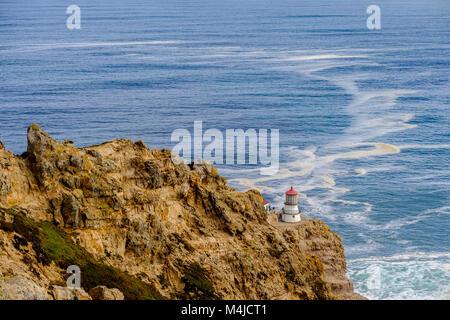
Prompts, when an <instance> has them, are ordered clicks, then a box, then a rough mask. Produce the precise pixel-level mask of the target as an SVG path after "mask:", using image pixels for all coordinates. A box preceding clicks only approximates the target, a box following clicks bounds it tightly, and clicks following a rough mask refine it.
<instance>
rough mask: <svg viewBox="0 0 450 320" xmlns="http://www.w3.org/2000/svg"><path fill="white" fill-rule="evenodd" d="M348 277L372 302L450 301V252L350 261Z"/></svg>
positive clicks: (418, 253)
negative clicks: (392, 300)
mask: <svg viewBox="0 0 450 320" xmlns="http://www.w3.org/2000/svg"><path fill="white" fill-rule="evenodd" d="M347 267H348V276H349V278H350V279H351V280H353V282H354V284H355V290H356V291H357V292H359V293H361V294H362V295H364V296H366V297H368V298H369V299H386V300H389V299H409V300H414V299H446V298H448V297H449V293H450V291H449V289H450V287H449V283H450V253H448V252H436V253H425V252H413V253H409V254H402V255H393V256H385V257H371V258H361V259H349V260H348V261H347Z"/></svg>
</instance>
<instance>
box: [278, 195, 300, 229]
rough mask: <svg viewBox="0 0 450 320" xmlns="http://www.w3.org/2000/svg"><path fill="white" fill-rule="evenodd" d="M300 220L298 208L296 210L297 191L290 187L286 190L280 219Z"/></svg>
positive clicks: (285, 220) (288, 220)
mask: <svg viewBox="0 0 450 320" xmlns="http://www.w3.org/2000/svg"><path fill="white" fill-rule="evenodd" d="M300 220H301V217H300V210H298V192H297V191H295V190H294V188H293V187H291V190H288V191H286V201H285V202H284V208H283V211H282V212H281V221H284V222H299V221H300Z"/></svg>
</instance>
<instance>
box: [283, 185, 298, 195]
mask: <svg viewBox="0 0 450 320" xmlns="http://www.w3.org/2000/svg"><path fill="white" fill-rule="evenodd" d="M286 194H288V195H293V196H295V195H297V194H298V192H297V191H295V190H294V187H292V186H291V190H289V191H286Z"/></svg>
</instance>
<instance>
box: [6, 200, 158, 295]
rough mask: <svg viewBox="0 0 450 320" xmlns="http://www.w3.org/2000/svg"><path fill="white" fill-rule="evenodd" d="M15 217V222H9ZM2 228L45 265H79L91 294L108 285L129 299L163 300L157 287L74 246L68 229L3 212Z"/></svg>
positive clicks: (19, 214) (83, 285)
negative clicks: (30, 246) (53, 263)
mask: <svg viewBox="0 0 450 320" xmlns="http://www.w3.org/2000/svg"><path fill="white" fill-rule="evenodd" d="M8 216H9V217H8ZM11 218H12V221H11V222H8V221H10V220H11ZM0 229H2V230H5V231H7V232H15V233H17V234H18V235H19V236H21V237H22V239H21V242H26V243H31V245H32V247H33V249H34V251H35V252H36V255H37V259H38V261H39V262H41V263H43V264H45V265H48V264H50V263H51V262H52V261H53V262H55V264H56V265H57V266H59V267H61V268H63V269H66V268H67V267H68V266H70V265H77V266H79V267H80V269H81V272H82V278H81V279H82V283H81V285H82V287H83V288H84V289H85V290H87V291H89V290H90V289H91V288H94V287H96V286H100V285H104V286H107V287H109V288H118V289H119V290H120V291H122V293H123V294H124V296H125V299H132V300H135V299H139V300H142V299H152V300H154V299H163V296H162V295H161V294H160V293H159V292H158V290H157V289H156V288H155V287H154V286H153V285H150V284H147V283H145V282H143V281H140V280H138V279H136V278H135V277H133V276H131V275H129V274H127V273H125V272H123V271H121V270H119V269H117V268H114V267H111V266H107V265H105V264H103V263H101V262H98V261H97V260H96V259H95V258H94V257H93V256H92V255H91V254H90V253H89V252H87V251H86V249H84V248H82V247H81V246H79V245H77V244H76V243H74V242H73V240H72V239H71V238H70V236H69V235H68V234H67V233H66V232H64V230H62V229H61V228H59V227H57V226H55V225H53V224H52V223H50V222H47V221H39V222H37V221H35V220H33V219H31V218H29V217H27V216H26V215H25V214H24V213H22V212H17V211H16V210H13V209H8V210H5V209H0Z"/></svg>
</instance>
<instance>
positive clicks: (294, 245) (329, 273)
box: [0, 125, 358, 299]
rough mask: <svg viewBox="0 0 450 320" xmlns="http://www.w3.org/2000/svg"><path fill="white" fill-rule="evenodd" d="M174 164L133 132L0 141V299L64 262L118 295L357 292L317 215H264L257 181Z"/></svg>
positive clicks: (35, 289) (35, 129) (40, 292)
mask: <svg viewBox="0 0 450 320" xmlns="http://www.w3.org/2000/svg"><path fill="white" fill-rule="evenodd" d="M176 162H177V161H175V162H174V161H173V160H172V156H171V153H170V151H169V150H150V149H148V148H147V147H146V146H145V145H144V143H143V142H142V141H138V142H136V143H133V142H132V141H130V140H123V139H122V140H115V141H110V142H106V143H103V144H101V145H98V146H92V147H86V148H76V147H75V146H73V144H72V143H71V142H70V141H65V142H63V143H60V142H57V141H55V140H53V139H52V138H51V137H50V136H49V135H48V134H47V133H46V132H44V131H43V130H42V129H41V128H40V127H39V126H38V125H32V126H30V127H29V129H28V149H27V152H26V153H25V154H23V155H22V156H16V155H14V154H12V153H11V152H8V151H6V150H5V149H4V148H3V145H0V207H1V210H0V248H1V250H0V270H1V272H2V273H0V299H1V298H2V297H3V298H8V297H9V298H11V297H12V296H13V295H14V294H17V295H19V296H20V292H19V293H17V290H16V291H14V281H16V282H17V281H19V282H20V281H22V282H26V283H27V285H26V286H25V287H28V288H30V289H29V290H28V291H27V292H28V293H30V294H29V295H31V296H30V297H29V298H38V299H42V298H49V299H51V298H55V290H54V289H52V287H55V286H64V283H65V279H66V277H67V274H66V271H65V268H67V266H69V265H72V264H76V265H79V266H80V268H81V272H82V287H83V288H84V289H86V291H87V290H90V289H92V288H93V287H95V286H98V285H105V286H107V287H110V288H119V289H120V290H121V291H122V292H123V293H124V295H125V298H126V299H127V298H128V299H141V298H175V299H176V298H193V299H197V298H213V299H217V298H218V299H334V298H336V297H337V298H358V296H357V295H355V294H353V287H352V285H351V283H350V282H349V281H348V279H347V278H346V277H345V257H344V249H343V246H342V243H341V240H340V238H339V236H338V235H336V234H334V233H332V232H330V230H329V228H328V227H327V226H326V225H325V224H324V223H322V222H320V221H317V220H309V221H306V222H304V223H302V224H300V225H298V226H292V227H287V226H275V225H273V224H270V223H269V222H268V220H269V219H268V216H267V213H266V211H265V210H264V207H263V203H262V198H261V195H260V194H259V193H258V192H257V191H248V192H244V193H241V192H237V191H235V190H234V189H233V188H231V187H229V186H227V185H226V180H225V179H224V178H222V177H220V176H219V175H218V174H217V171H216V169H215V168H214V167H213V166H212V165H210V164H207V163H202V164H193V165H189V166H188V165H185V164H183V163H181V164H177V163H176ZM11 283H12V284H11ZM8 286H9V287H8ZM11 286H12V287H11ZM22 287H24V285H22ZM2 288H3V289H2ZM8 288H12V289H8ZM8 290H9V291H8ZM2 291H3V292H2ZM27 297H28V296H27Z"/></svg>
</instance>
